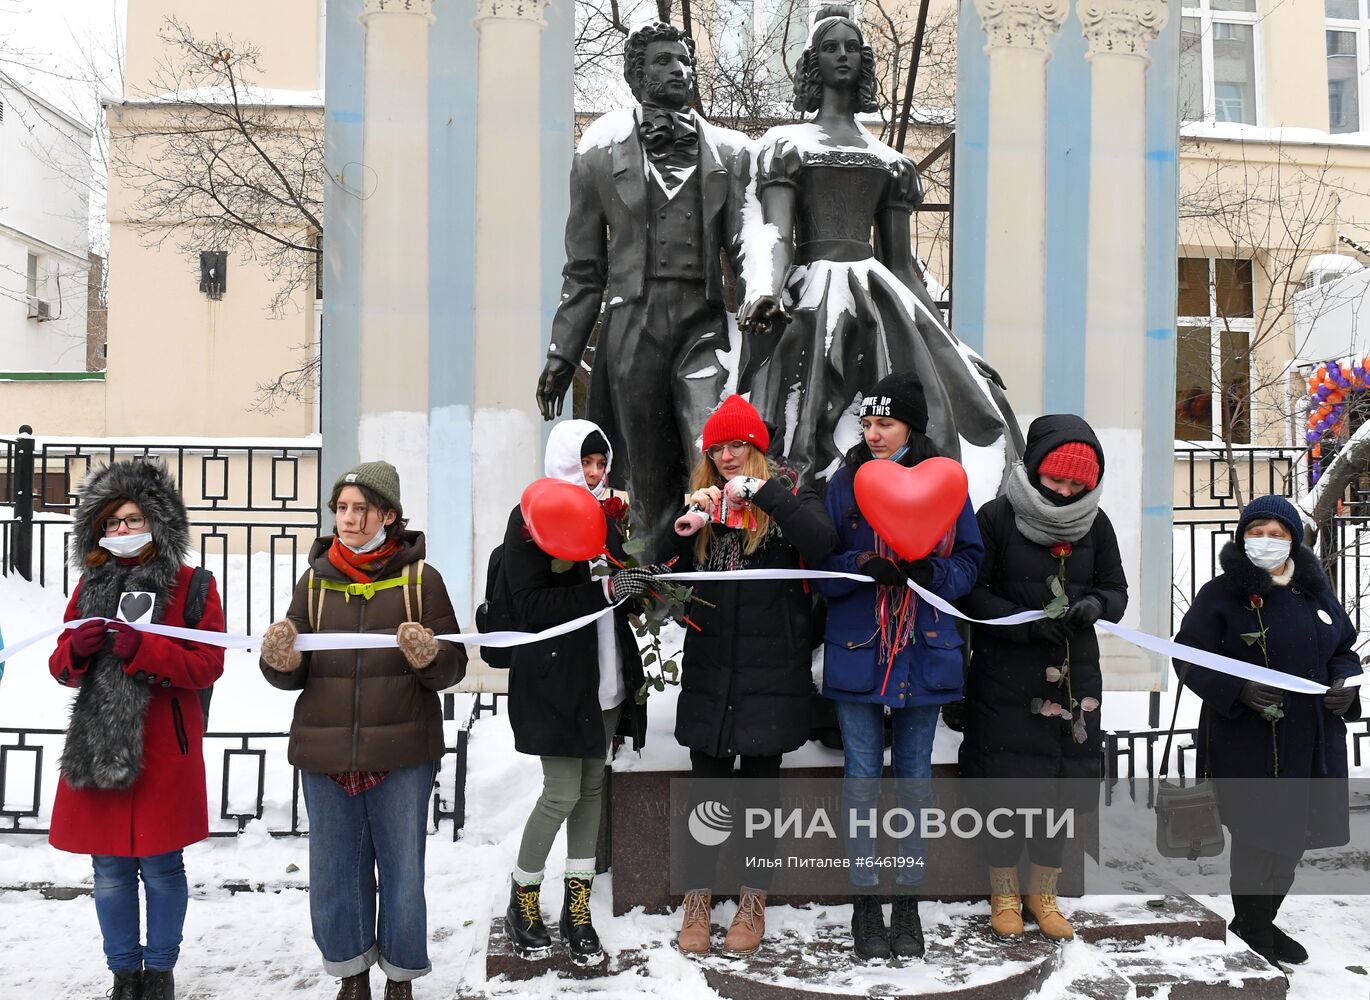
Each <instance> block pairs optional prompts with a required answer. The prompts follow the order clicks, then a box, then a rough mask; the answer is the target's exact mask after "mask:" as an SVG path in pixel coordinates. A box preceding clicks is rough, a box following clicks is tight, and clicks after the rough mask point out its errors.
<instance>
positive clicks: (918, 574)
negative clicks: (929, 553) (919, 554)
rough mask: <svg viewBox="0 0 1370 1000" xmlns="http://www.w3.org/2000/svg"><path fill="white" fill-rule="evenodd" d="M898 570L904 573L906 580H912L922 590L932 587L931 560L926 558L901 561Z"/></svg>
mask: <svg viewBox="0 0 1370 1000" xmlns="http://www.w3.org/2000/svg"><path fill="white" fill-rule="evenodd" d="M899 568H900V569H901V570H903V571H904V576H905V577H906V578H907V579H909V580H912V581H913V582H914V583H916V584H918V586H920V587H922V588H923V589H924V590H927V589H928V588H929V587H931V586H932V560H931V559H929V558H927V557H926V556H924V557H923V558H922V559H901V560H900V561H899Z"/></svg>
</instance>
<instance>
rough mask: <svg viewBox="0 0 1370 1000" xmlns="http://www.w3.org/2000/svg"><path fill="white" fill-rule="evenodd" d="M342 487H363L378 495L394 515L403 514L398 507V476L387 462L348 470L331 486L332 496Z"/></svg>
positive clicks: (365, 463) (363, 464)
mask: <svg viewBox="0 0 1370 1000" xmlns="http://www.w3.org/2000/svg"><path fill="white" fill-rule="evenodd" d="M344 486H365V487H366V488H367V489H369V490H371V491H372V492H373V493H376V494H378V495H379V496H380V498H381V499H382V500H384V501H385V502H386V503H387V504H389V506H390V508H391V509H392V510H394V511H395V513H397V514H400V515H401V516H403V514H404V508H403V507H402V506H401V505H400V474H399V471H398V470H397V469H396V468H395V467H394V466H393V465H391V464H390V463H389V462H363V463H362V464H361V465H358V466H357V467H356V468H353V469H349V470H348V471H347V472H344V473H343V474H342V475H341V476H339V477H338V480H337V482H335V483H334V484H333V493H334V495H336V494H337V492H338V491H339V490H340V489H342V488H343V487H344Z"/></svg>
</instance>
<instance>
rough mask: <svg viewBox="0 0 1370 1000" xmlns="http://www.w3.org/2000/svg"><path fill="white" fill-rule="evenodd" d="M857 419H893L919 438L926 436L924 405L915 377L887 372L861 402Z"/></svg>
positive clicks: (912, 374) (907, 373) (920, 384)
mask: <svg viewBox="0 0 1370 1000" xmlns="http://www.w3.org/2000/svg"><path fill="white" fill-rule="evenodd" d="M860 415H861V416H863V417H893V418H894V419H895V420H902V421H903V422H904V423H906V424H908V425H909V427H911V428H912V429H913V430H915V431H917V432H918V433H919V434H926V433H927V432H928V401H927V397H926V396H924V395H923V383H922V382H921V381H920V380H919V378H918V375H917V373H915V372H912V371H907V372H890V373H889V374H888V375H886V376H885V377H884V378H882V379H881V380H880V381H879V383H878V384H877V385H876V387H875V388H874V389H872V390H871V391H870V393H868V394H867V395H866V396H865V397H864V398H863V399H862V400H861V413H860Z"/></svg>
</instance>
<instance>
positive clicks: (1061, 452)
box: [1037, 441, 1099, 490]
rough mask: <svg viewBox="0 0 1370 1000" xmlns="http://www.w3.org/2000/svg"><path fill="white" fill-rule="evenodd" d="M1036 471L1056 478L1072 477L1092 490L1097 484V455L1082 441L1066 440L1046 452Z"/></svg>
mask: <svg viewBox="0 0 1370 1000" xmlns="http://www.w3.org/2000/svg"><path fill="white" fill-rule="evenodd" d="M1037 473H1038V475H1043V476H1054V477H1056V478H1057V479H1074V480H1075V481H1076V482H1079V483H1084V484H1085V488H1086V489H1091V490H1092V489H1094V487H1096V486H1098V485H1099V456H1098V455H1096V454H1094V449H1093V448H1091V447H1090V446H1089V445H1087V444H1085V443H1084V442H1083V441H1067V442H1066V443H1065V444H1063V445H1061V446H1060V447H1059V448H1053V449H1052V450H1051V451H1049V452H1047V457H1046V458H1044V459H1042V464H1041V465H1039V466H1037Z"/></svg>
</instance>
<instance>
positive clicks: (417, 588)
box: [404, 559, 423, 623]
mask: <svg viewBox="0 0 1370 1000" xmlns="http://www.w3.org/2000/svg"><path fill="white" fill-rule="evenodd" d="M404 571H405V573H406V574H407V573H408V572H409V567H408V566H406V567H405V568H404ZM404 593H405V603H404V610H405V611H406V612H408V610H409V596H408V595H409V591H408V590H406V591H405V592H404ZM414 603H415V604H416V605H417V606H418V609H419V616H418V617H417V618H411V619H409V620H410V621H413V622H419V623H422V622H423V560H422V559H420V560H419V561H418V562H416V563H415V564H414Z"/></svg>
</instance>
